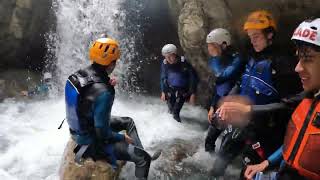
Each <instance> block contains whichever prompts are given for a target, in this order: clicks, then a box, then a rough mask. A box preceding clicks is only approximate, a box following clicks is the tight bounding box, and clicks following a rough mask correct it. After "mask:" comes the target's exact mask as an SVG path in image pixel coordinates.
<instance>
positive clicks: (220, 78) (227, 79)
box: [205, 48, 243, 152]
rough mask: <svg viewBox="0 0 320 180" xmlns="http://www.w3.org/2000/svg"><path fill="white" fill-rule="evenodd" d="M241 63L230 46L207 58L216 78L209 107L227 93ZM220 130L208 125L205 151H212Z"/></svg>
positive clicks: (236, 78) (238, 73)
mask: <svg viewBox="0 0 320 180" xmlns="http://www.w3.org/2000/svg"><path fill="white" fill-rule="evenodd" d="M242 64H243V63H242V61H241V58H240V55H239V53H237V52H235V51H234V50H232V49H231V48H228V49H227V50H225V52H224V53H223V55H222V56H217V57H211V58H210V59H209V63H208V65H209V68H210V69H211V71H212V73H213V74H214V76H215V78H216V80H215V86H214V94H213V96H212V100H211V103H210V104H211V105H210V106H211V107H213V108H214V109H216V108H217V104H218V101H219V100H220V99H221V97H223V96H226V95H228V93H229V92H230V90H231V89H232V88H233V86H234V85H235V82H236V81H237V80H238V79H239V75H240V72H241V70H242V66H243V65H242ZM221 132H222V130H221V129H220V128H218V127H216V125H215V124H210V125H209V128H208V134H207V136H206V139H205V150H206V151H207V152H214V150H215V142H216V140H217V138H218V137H219V135H220V134H221Z"/></svg>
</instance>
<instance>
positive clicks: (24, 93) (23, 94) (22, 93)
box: [20, 91, 28, 96]
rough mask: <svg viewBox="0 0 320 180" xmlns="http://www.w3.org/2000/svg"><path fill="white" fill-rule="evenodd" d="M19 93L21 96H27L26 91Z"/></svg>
mask: <svg viewBox="0 0 320 180" xmlns="http://www.w3.org/2000/svg"><path fill="white" fill-rule="evenodd" d="M20 93H21V95H22V96H28V91H21V92H20Z"/></svg>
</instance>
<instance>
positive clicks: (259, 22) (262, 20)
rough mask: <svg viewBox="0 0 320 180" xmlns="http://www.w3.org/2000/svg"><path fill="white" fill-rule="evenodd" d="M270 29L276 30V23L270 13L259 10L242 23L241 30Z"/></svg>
mask: <svg viewBox="0 0 320 180" xmlns="http://www.w3.org/2000/svg"><path fill="white" fill-rule="evenodd" d="M269 27H272V28H273V29H277V26H276V22H275V20H274V18H273V17H272V15H271V13H270V12H268V11H266V10H259V11H254V12H252V13H251V14H250V15H249V16H248V19H247V21H246V22H245V23H244V26H243V29H244V30H245V31H246V30H248V29H266V28H269Z"/></svg>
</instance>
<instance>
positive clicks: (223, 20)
mask: <svg viewBox="0 0 320 180" xmlns="http://www.w3.org/2000/svg"><path fill="white" fill-rule="evenodd" d="M168 2H169V8H170V12H171V16H172V19H173V21H174V22H175V24H176V25H177V28H178V34H179V38H180V44H181V46H182V48H183V50H184V51H185V55H186V56H187V57H188V59H189V61H191V63H192V64H193V65H194V66H195V67H196V69H197V71H198V73H199V75H200V78H201V80H202V82H201V83H200V88H199V89H201V90H203V89H207V85H206V84H207V80H208V75H209V74H210V73H209V70H208V68H207V59H208V55H207V50H206V43H205V38H206V35H207V34H208V33H209V31H211V30H212V29H214V28H218V27H223V28H227V29H229V30H230V31H231V33H232V34H233V36H234V37H233V42H234V43H235V44H236V45H237V46H238V45H243V44H245V43H246V35H245V33H244V32H243V31H242V25H243V23H244V21H245V20H246V18H247V15H248V14H249V13H250V12H252V11H255V10H259V9H266V10H269V11H270V12H272V13H273V15H274V17H275V18H276V20H277V21H278V37H280V38H279V39H278V42H277V43H278V44H279V45H280V46H281V47H284V48H287V47H288V44H290V42H289V41H290V36H291V35H292V32H293V30H294V28H295V27H296V26H297V25H298V24H299V23H300V22H301V21H302V20H304V19H306V18H307V17H312V16H313V17H319V14H320V1H318V0H306V1H298V0H269V1H254V2H253V1H242V0H210V1H208V0H168ZM207 93H208V92H203V91H202V92H201V94H207ZM206 98H207V97H204V96H202V99H200V101H201V102H202V103H203V102H204V101H205V99H206Z"/></svg>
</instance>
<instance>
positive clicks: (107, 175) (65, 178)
mask: <svg viewBox="0 0 320 180" xmlns="http://www.w3.org/2000/svg"><path fill="white" fill-rule="evenodd" d="M75 146H76V144H75V142H74V141H73V140H70V141H69V143H68V144H67V146H66V149H65V153H64V158H63V160H62V164H61V167H60V179H61V180H114V179H118V177H119V173H120V169H121V168H119V170H118V171H114V170H113V169H112V167H111V166H110V165H109V164H108V163H107V162H105V161H93V160H92V159H86V160H85V161H84V162H83V165H81V166H80V165H78V164H76V163H75V162H74V153H73V149H74V148H75ZM119 163H120V164H121V166H122V165H123V164H124V163H123V162H119Z"/></svg>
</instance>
